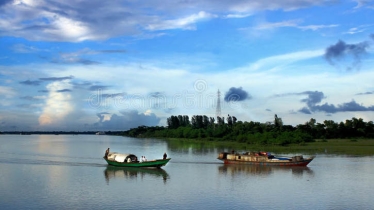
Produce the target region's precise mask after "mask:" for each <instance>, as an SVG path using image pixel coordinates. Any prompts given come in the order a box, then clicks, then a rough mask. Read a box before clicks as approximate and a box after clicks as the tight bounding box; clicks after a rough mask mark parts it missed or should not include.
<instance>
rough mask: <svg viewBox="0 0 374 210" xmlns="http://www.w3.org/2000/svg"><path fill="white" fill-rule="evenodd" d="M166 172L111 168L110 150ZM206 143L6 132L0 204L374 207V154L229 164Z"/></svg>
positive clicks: (0, 154) (1, 144)
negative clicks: (303, 163)
mask: <svg viewBox="0 0 374 210" xmlns="http://www.w3.org/2000/svg"><path fill="white" fill-rule="evenodd" d="M108 147H109V148H111V151H113V152H114V151H116V152H121V153H134V154H136V155H137V156H138V157H141V156H142V155H145V156H146V157H147V159H156V158H162V155H163V154H164V152H166V153H167V154H168V157H170V158H171V160H170V162H169V163H168V164H167V165H166V166H165V167H163V168H162V169H161V170H155V169H124V168H113V167H108V166H107V164H106V162H105V161H104V159H103V158H102V156H103V155H104V152H105V150H106V149H107V148H108ZM223 150H226V151H231V148H215V147H211V146H206V145H204V144H191V143H179V142H175V141H174V142H173V141H164V140H156V139H134V138H127V137H119V136H106V135H0V209H2V210H5V209H178V210H182V209H267V210H269V209H373V208H374V199H373V198H372V197H373V192H374V189H373V187H374V157H373V156H367V157H349V156H336V155H331V154H316V158H315V159H314V160H313V161H312V162H311V163H310V164H309V165H308V167H285V168H282V167H253V166H234V165H230V166H225V165H223V164H222V163H221V162H220V161H219V160H217V159H216V158H217V155H218V153H219V152H221V151H223Z"/></svg>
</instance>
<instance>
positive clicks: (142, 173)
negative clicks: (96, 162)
mask: <svg viewBox="0 0 374 210" xmlns="http://www.w3.org/2000/svg"><path fill="white" fill-rule="evenodd" d="M104 176H105V180H106V182H107V184H109V180H111V179H137V178H139V177H140V178H141V179H143V178H145V177H154V178H158V177H159V178H161V179H162V180H163V181H164V183H166V181H167V180H168V179H169V174H168V173H167V172H166V171H165V170H164V169H161V168H131V167H115V166H107V167H106V169H105V171H104Z"/></svg>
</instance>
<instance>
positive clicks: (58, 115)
mask: <svg viewBox="0 0 374 210" xmlns="http://www.w3.org/2000/svg"><path fill="white" fill-rule="evenodd" d="M66 88H71V86H70V84H68V83H67V82H53V83H51V84H48V85H47V90H48V91H49V94H48V98H47V99H46V101H45V105H44V107H43V111H42V113H41V115H40V116H39V124H40V125H41V126H45V125H53V124H58V123H60V122H61V121H63V120H64V118H65V116H67V115H68V114H69V113H71V112H72V111H73V109H74V107H73V105H72V103H71V95H70V93H68V92H58V90H62V89H66Z"/></svg>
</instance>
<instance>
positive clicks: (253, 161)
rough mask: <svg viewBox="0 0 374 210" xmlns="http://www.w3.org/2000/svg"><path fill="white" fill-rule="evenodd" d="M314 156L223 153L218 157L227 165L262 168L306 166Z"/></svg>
mask: <svg viewBox="0 0 374 210" xmlns="http://www.w3.org/2000/svg"><path fill="white" fill-rule="evenodd" d="M313 159H314V156H312V157H309V158H304V157H303V156H302V155H298V156H293V157H276V156H273V155H270V153H266V152H260V153H254V152H250V153H248V152H247V153H243V154H237V153H228V152H222V153H220V154H219V155H218V160H221V161H223V162H224V163H225V164H245V165H261V166H306V165H308V164H309V163H310V162H311V161H312V160H313Z"/></svg>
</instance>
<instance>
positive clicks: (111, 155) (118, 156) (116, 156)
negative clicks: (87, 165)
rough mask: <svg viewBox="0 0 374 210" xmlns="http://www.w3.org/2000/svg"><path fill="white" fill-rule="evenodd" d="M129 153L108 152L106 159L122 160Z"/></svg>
mask: <svg viewBox="0 0 374 210" xmlns="http://www.w3.org/2000/svg"><path fill="white" fill-rule="evenodd" d="M129 155H131V154H121V153H116V152H110V153H109V154H108V160H112V161H117V162H124V161H125V159H126V158H127V157H128V156H129Z"/></svg>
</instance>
